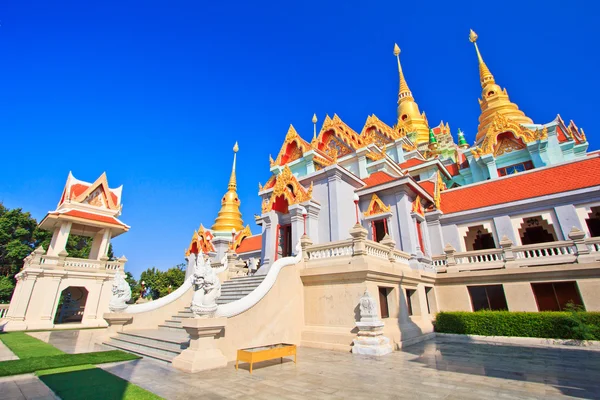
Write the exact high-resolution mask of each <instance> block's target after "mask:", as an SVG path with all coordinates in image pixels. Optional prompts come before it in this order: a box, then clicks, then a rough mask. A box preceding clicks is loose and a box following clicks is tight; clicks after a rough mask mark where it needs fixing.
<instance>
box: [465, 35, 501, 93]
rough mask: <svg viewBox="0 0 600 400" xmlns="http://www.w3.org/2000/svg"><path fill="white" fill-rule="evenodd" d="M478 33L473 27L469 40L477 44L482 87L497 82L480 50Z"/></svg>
mask: <svg viewBox="0 0 600 400" xmlns="http://www.w3.org/2000/svg"><path fill="white" fill-rule="evenodd" d="M477 38H478V36H477V34H476V33H475V31H473V29H471V32H469V41H470V42H471V43H473V44H474V45H475V51H476V52H477V59H478V60H479V80H480V81H481V87H485V86H486V85H487V84H489V83H496V82H495V81H494V75H492V73H491V72H490V69H489V68H488V67H487V65H485V62H483V57H481V53H480V52H479V46H477Z"/></svg>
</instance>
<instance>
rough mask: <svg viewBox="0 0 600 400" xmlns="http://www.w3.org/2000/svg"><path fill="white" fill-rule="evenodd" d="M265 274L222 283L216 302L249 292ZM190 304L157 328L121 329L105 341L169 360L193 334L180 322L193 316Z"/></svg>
mask: <svg viewBox="0 0 600 400" xmlns="http://www.w3.org/2000/svg"><path fill="white" fill-rule="evenodd" d="M264 278H265V275H256V276H243V277H237V278H232V279H230V280H229V281H227V282H225V283H223V285H222V286H221V297H219V298H218V299H217V304H218V305H221V304H227V303H231V302H232V301H235V300H239V299H241V298H242V297H244V296H246V295H248V294H250V292H252V291H253V290H254V289H256V288H257V287H258V285H260V283H261V282H262V281H263V279H264ZM193 316H194V315H193V313H192V312H191V311H190V309H189V307H186V308H185V309H184V310H182V311H179V312H178V313H177V314H176V315H173V316H171V318H170V319H168V320H166V321H164V322H163V323H162V324H160V325H158V329H140V330H132V331H125V332H118V334H117V336H114V337H112V338H110V339H108V340H107V341H105V342H103V344H104V345H107V346H110V347H114V348H117V349H119V350H124V351H127V352H130V353H134V354H137V355H140V356H143V357H147V358H151V359H153V360H156V361H160V362H164V363H170V362H171V361H172V360H173V358H175V357H177V356H178V355H179V354H180V353H181V352H182V351H183V350H185V349H186V348H187V347H188V346H189V342H190V338H189V336H188V334H187V333H186V331H185V329H183V327H182V325H181V323H182V321H183V320H184V319H186V318H193Z"/></svg>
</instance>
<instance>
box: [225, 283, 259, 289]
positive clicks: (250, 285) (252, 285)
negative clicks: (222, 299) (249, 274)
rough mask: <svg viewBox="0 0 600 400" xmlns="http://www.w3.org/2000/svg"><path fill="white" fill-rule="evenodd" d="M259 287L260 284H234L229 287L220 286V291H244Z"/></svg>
mask: <svg viewBox="0 0 600 400" xmlns="http://www.w3.org/2000/svg"><path fill="white" fill-rule="evenodd" d="M259 285H260V283H248V284H245V283H235V284H233V283H232V284H231V285H222V286H221V290H223V289H232V288H233V289H244V288H257V287H258V286H259Z"/></svg>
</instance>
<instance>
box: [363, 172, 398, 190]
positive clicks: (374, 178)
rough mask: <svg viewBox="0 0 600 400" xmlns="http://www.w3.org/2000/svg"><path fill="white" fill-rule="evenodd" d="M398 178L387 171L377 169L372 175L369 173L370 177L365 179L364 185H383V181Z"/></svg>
mask: <svg viewBox="0 0 600 400" xmlns="http://www.w3.org/2000/svg"><path fill="white" fill-rule="evenodd" d="M396 179H398V178H396V177H394V176H391V175H390V174H388V173H387V172H384V171H377V172H373V173H372V174H371V175H369V177H368V178H365V179H363V182H365V184H366V185H365V186H364V187H371V186H377V185H381V184H382V183H387V182H391V181H394V180H396Z"/></svg>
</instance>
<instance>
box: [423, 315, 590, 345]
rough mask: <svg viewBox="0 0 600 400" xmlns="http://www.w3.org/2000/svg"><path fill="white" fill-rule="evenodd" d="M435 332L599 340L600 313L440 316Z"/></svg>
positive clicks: (437, 319)
mask: <svg viewBox="0 0 600 400" xmlns="http://www.w3.org/2000/svg"><path fill="white" fill-rule="evenodd" d="M435 331H436V332H441V333H458V334H466V335H482V336H518V337H536V338H551V339H578V340H600V312H582V311H580V312H510V311H477V312H441V313H439V314H437V316H436V320H435Z"/></svg>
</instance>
